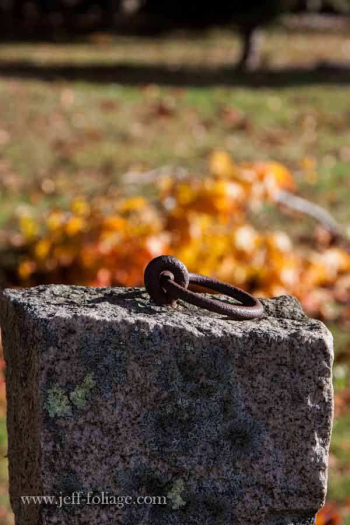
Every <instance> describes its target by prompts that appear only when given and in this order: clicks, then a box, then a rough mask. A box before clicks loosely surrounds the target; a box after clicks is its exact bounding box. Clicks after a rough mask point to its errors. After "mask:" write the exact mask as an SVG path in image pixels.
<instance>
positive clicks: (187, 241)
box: [8, 151, 350, 317]
mask: <svg viewBox="0 0 350 525" xmlns="http://www.w3.org/2000/svg"><path fill="white" fill-rule="evenodd" d="M156 186H157V197H156V199H154V200H153V199H146V198H144V197H129V198H120V199H118V200H117V201H115V199H112V198H110V197H103V196H98V197H95V198H94V199H92V201H91V202H87V201H86V200H85V199H84V198H83V197H81V198H75V199H73V201H72V203H71V208H70V210H69V211H63V210H61V209H58V208H57V209H53V210H51V211H50V212H49V213H48V214H47V216H46V217H36V216H35V215H34V214H32V213H31V209H30V208H27V209H26V210H25V211H23V210H22V212H21V214H20V216H19V217H18V223H17V227H16V231H12V232H11V231H9V232H8V242H9V243H10V242H11V239H16V246H17V247H16V252H15V253H16V254H17V255H16V256H14V257H13V262H14V266H15V268H14V271H15V272H16V274H17V284H19V285H34V284H39V283H40V284H42V283H49V282H64V283H72V284H85V285H94V286H110V285H121V286H133V285H140V284H142V282H143V270H144V268H145V266H146V264H147V263H148V262H149V260H150V259H152V258H153V257H155V256H157V255H161V254H172V255H174V256H176V257H178V258H179V259H181V260H182V261H183V262H184V263H185V264H186V266H188V268H189V270H190V271H193V272H198V273H203V274H207V275H212V276H214V277H216V278H218V279H221V280H224V281H227V282H231V283H235V284H236V285H238V286H242V287H244V288H246V289H248V290H250V291H253V292H254V293H256V294H258V295H259V296H262V297H263V296H265V297H266V296H276V295H280V294H284V293H291V294H294V295H296V296H297V297H299V298H300V299H301V300H302V302H303V303H304V305H305V306H306V307H307V309H308V310H309V311H313V312H314V313H315V314H318V315H321V316H323V317H329V316H330V315H332V311H331V310H330V308H331V306H330V305H331V304H332V301H333V300H334V294H336V290H337V287H340V288H341V289H342V290H343V291H344V288H345V289H347V290H348V291H349V294H350V283H349V273H350V255H349V254H347V253H346V252H345V251H343V250H342V249H340V248H338V247H336V246H322V247H320V248H319V249H318V247H317V245H316V244H315V242H316V241H315V239H311V245H312V246H311V245H310V246H309V247H305V246H304V247H303V248H300V247H299V248H298V247H297V246H296V245H295V244H294V243H293V241H292V239H291V237H290V236H288V235H287V234H286V233H285V232H284V231H279V230H275V231H264V230H262V231H261V230H259V229H258V228H257V227H256V226H254V224H253V222H252V221H251V217H252V216H255V217H256V216H257V213H258V212H259V211H260V210H262V209H263V207H264V206H266V205H267V204H270V205H271V204H273V203H274V202H275V200H276V198H277V195H278V192H279V191H280V189H285V190H289V191H294V190H295V184H294V180H293V177H292V175H291V174H290V173H289V171H288V170H287V169H286V168H285V167H284V166H283V165H281V164H278V163H275V162H256V163H245V164H240V165H238V164H235V163H234V161H233V160H232V158H231V157H230V156H229V155H228V154H227V153H226V152H224V151H216V152H214V153H213V155H212V157H211V161H210V174H209V175H208V176H206V177H196V176H193V175H192V176H188V177H186V178H184V179H183V178H181V179H176V178H172V177H161V178H160V179H159V180H158V181H157V183H156ZM13 249H14V248H13V247H12V248H11V250H12V253H13ZM346 287H347V288H346ZM345 295H346V294H345ZM344 297H345V296H343V299H344V300H345V303H344V304H346V301H347V297H348V296H346V297H345V298H344ZM337 315H338V314H337Z"/></svg>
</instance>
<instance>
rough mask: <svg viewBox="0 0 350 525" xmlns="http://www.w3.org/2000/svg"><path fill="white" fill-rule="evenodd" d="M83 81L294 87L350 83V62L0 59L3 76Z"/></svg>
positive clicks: (178, 85) (0, 73) (47, 80)
mask: <svg viewBox="0 0 350 525" xmlns="http://www.w3.org/2000/svg"><path fill="white" fill-rule="evenodd" d="M1 77H2V78H19V79H33V80H42V81H46V82H52V81H55V80H67V81H82V82H90V83H92V84H108V83H117V84H122V85H126V86H143V85H147V84H158V85H163V86H176V87H203V88H206V87H211V86H213V87H214V86H228V87H229V86H248V87H252V88H254V87H255V88H263V87H276V88H284V87H292V86H303V85H314V84H318V85H320V84H325V85H327V84H328V85H329V84H336V85H339V84H345V85H346V84H350V65H349V67H345V66H343V65H336V64H332V63H329V64H328V63H321V64H319V65H317V66H316V67H314V68H298V67H288V68H280V69H272V70H260V71H255V72H250V73H242V72H240V71H238V70H236V69H235V68H234V66H232V68H228V67H218V68H209V67H190V66H180V67H176V68H175V67H170V66H165V65H161V64H160V65H154V64H142V63H124V64H120V63H118V64H115V65H113V64H108V65H97V64H91V65H89V64H87V65H81V66H79V65H71V64H61V65H57V64H54V65H47V64H46V65H39V64H35V63H33V62H30V61H25V60H23V61H21V60H13V61H7V60H6V62H2V63H1V62H0V78H1Z"/></svg>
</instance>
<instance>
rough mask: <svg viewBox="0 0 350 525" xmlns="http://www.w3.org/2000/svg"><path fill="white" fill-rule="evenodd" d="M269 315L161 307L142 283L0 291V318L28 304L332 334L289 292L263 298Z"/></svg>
mask: <svg viewBox="0 0 350 525" xmlns="http://www.w3.org/2000/svg"><path fill="white" fill-rule="evenodd" d="M208 297H213V298H215V299H220V300H222V301H226V302H230V303H234V300H232V299H230V298H228V297H227V296H221V295H211V294H208ZM261 302H262V304H263V306H264V309H265V315H264V316H263V317H262V318H261V319H256V320H252V321H234V320H231V319H228V318H227V317H224V316H222V315H219V314H216V313H212V312H209V311H207V310H203V309H201V308H198V307H196V306H192V305H190V304H187V303H184V302H182V301H178V304H177V307H176V308H172V307H169V306H158V305H156V304H155V303H153V301H151V300H150V298H149V295H148V293H147V292H146V290H145V289H144V288H118V287H113V288H95V287H87V286H75V285H40V286H35V287H30V288H22V289H10V288H8V289H5V290H3V291H2V292H1V294H0V305H1V308H0V320H1V318H2V317H3V311H4V308H5V307H6V304H9V303H11V304H12V305H13V306H17V307H18V308H20V309H22V308H23V309H24V310H25V311H26V314H27V315H30V314H32V315H33V316H34V317H35V318H36V319H43V320H45V319H46V320H49V319H52V318H54V317H69V318H72V317H80V318H84V317H86V318H87V319H88V318H92V319H94V321H98V320H104V321H106V320H107V321H110V322H114V321H118V322H120V321H125V322H126V323H135V322H136V323H138V322H140V323H146V324H148V325H150V326H154V325H156V324H159V323H161V324H162V325H168V326H177V327H181V326H183V327H184V328H186V329H190V330H192V331H195V332H198V335H199V334H200V333H204V334H205V333H207V331H208V330H210V331H214V332H215V333H216V335H219V334H223V333H226V334H227V333H230V332H232V333H235V335H237V334H239V333H242V334H243V333H246V332H247V331H251V330H252V331H256V330H257V329H258V330H259V331H267V330H270V331H271V333H274V332H276V330H280V331H282V332H284V333H285V332H286V331H287V332H291V333H293V332H295V331H296V330H298V331H304V330H306V331H307V332H308V337H312V336H313V335H315V336H317V337H319V336H320V335H321V334H322V336H323V337H324V336H326V337H328V338H331V337H332V336H331V334H330V332H329V331H328V329H327V328H326V326H325V325H324V324H323V323H322V322H320V321H318V320H314V319H310V318H308V317H307V316H306V315H305V313H304V311H303V309H302V306H301V304H300V303H299V301H298V300H297V299H296V298H295V297H293V296H289V295H283V296H280V297H275V298H273V299H261Z"/></svg>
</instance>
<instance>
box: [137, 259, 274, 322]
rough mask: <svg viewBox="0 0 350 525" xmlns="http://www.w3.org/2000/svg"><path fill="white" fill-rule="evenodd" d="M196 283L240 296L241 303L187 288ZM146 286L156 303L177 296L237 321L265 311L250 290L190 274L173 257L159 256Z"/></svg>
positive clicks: (148, 270)
mask: <svg viewBox="0 0 350 525" xmlns="http://www.w3.org/2000/svg"><path fill="white" fill-rule="evenodd" d="M189 284H195V285H197V286H201V287H204V288H207V289H209V290H213V291H216V292H219V293H222V294H225V295H227V296H229V297H232V298H234V299H237V300H238V301H239V302H240V303H242V304H237V305H236V304H228V303H224V302H222V301H218V300H216V299H211V298H209V297H206V296H204V295H201V294H198V293H195V292H192V291H190V290H188V289H187V288H188V286H189ZM145 286H146V289H147V291H148V293H149V294H150V296H151V298H152V299H153V300H154V301H155V302H156V303H157V304H170V305H174V303H175V302H176V300H177V299H181V300H183V301H185V302H187V303H191V304H194V305H195V306H199V307H200V308H205V309H206V310H210V311H212V312H216V313H219V314H222V315H225V316H227V317H230V318H231V319H235V320H249V319H257V318H259V317H261V316H262V315H263V313H264V308H263V306H262V304H261V302H260V301H259V300H258V299H256V298H255V297H253V296H252V295H250V294H249V293H247V292H245V291H243V290H241V289H240V288H237V287H236V286H232V285H230V284H226V283H223V282H221V281H217V280H216V279H211V278H209V277H205V276H203V275H197V274H194V273H190V274H189V273H188V272H187V269H186V266H185V265H184V264H183V263H182V262H181V261H179V260H178V259H176V258H175V257H170V256H160V257H157V258H156V259H153V261H151V262H150V263H149V265H148V266H147V268H146V271H145Z"/></svg>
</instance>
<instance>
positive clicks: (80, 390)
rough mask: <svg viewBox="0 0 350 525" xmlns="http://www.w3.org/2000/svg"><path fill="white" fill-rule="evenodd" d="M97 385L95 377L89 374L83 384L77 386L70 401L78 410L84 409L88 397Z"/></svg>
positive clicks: (70, 396)
mask: <svg viewBox="0 0 350 525" xmlns="http://www.w3.org/2000/svg"><path fill="white" fill-rule="evenodd" d="M95 385H96V381H95V380H94V375H93V374H88V375H87V376H86V377H85V379H84V381H83V383H82V384H81V385H79V386H77V387H76V388H75V389H74V391H73V392H72V393H71V394H70V395H69V399H70V400H71V402H72V403H73V404H74V405H75V406H76V407H77V408H83V407H84V405H85V403H86V401H87V399H88V395H89V394H90V392H91V390H92V389H93V388H94V386H95Z"/></svg>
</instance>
